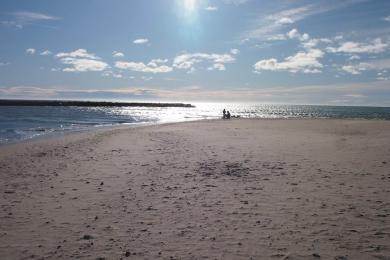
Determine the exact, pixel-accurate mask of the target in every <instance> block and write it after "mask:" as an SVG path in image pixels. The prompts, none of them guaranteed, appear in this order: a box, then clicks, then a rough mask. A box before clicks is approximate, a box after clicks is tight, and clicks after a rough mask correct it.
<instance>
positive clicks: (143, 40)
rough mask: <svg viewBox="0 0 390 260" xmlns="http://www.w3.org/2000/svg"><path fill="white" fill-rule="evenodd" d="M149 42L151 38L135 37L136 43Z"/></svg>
mask: <svg viewBox="0 0 390 260" xmlns="http://www.w3.org/2000/svg"><path fill="white" fill-rule="evenodd" d="M148 42H149V40H148V39H146V38H141V39H135V40H134V41H133V43H134V44H145V43H148Z"/></svg>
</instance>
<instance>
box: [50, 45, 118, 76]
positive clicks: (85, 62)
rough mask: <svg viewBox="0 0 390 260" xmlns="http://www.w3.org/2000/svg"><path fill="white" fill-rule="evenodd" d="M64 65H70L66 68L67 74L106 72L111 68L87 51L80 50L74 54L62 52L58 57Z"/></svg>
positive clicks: (73, 52)
mask: <svg viewBox="0 0 390 260" xmlns="http://www.w3.org/2000/svg"><path fill="white" fill-rule="evenodd" d="M56 57H57V58H59V59H60V61H61V63H62V64H65V65H70V67H67V68H64V69H63V71H66V72H87V71H104V70H106V69H108V68H109V67H110V66H109V65H108V64H107V63H105V62H103V61H101V60H100V58H99V57H98V56H96V55H95V54H93V53H88V51H87V50H85V49H78V50H75V51H72V52H60V53H58V54H57V55H56Z"/></svg>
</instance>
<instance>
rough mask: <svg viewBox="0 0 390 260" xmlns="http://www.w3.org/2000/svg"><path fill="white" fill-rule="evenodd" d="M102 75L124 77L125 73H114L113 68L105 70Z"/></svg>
mask: <svg viewBox="0 0 390 260" xmlns="http://www.w3.org/2000/svg"><path fill="white" fill-rule="evenodd" d="M102 76H104V77H113V78H117V79H121V78H123V75H122V74H117V73H114V72H113V71H111V70H107V71H104V72H103V74H102Z"/></svg>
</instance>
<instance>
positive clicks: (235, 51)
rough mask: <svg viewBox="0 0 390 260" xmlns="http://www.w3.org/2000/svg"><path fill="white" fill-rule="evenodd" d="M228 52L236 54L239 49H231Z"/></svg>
mask: <svg viewBox="0 0 390 260" xmlns="http://www.w3.org/2000/svg"><path fill="white" fill-rule="evenodd" d="M230 53H231V54H233V55H237V54H239V53H240V50H239V49H231V50H230Z"/></svg>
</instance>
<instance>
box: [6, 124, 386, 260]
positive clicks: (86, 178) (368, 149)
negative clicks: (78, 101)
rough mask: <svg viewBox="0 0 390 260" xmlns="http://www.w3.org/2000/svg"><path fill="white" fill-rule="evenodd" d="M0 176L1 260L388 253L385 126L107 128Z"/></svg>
mask: <svg viewBox="0 0 390 260" xmlns="http://www.w3.org/2000/svg"><path fill="white" fill-rule="evenodd" d="M0 178H1V182H0V191H1V193H0V206H1V211H0V259H72V258H80V259H121V258H123V259H127V258H129V259H339V260H341V259H390V121H375V120H365V121H364V120H250V119H232V120H210V121H198V122H188V123H177V124H166V125H155V126H146V127H138V128H120V129H105V130H99V131H95V132H87V133H79V134H71V135H66V136H63V137H58V138H50V139H45V140H36V141H31V142H28V143H21V144H14V145H7V146H2V147H0Z"/></svg>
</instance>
